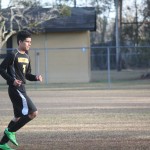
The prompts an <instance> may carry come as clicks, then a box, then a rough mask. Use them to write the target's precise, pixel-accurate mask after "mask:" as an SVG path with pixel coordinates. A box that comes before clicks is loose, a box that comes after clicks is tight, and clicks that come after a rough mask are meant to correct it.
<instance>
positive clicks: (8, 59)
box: [0, 53, 15, 84]
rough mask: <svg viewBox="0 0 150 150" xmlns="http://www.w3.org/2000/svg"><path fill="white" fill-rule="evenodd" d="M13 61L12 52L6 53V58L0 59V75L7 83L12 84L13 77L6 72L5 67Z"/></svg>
mask: <svg viewBox="0 0 150 150" xmlns="http://www.w3.org/2000/svg"><path fill="white" fill-rule="evenodd" d="M12 62H13V55H12V53H8V54H7V56H6V58H5V59H4V60H3V61H2V63H1V64H0V75H1V76H2V77H3V78H4V79H5V80H7V82H8V83H11V84H13V83H14V80H15V79H13V77H11V76H10V75H9V74H8V73H7V71H6V70H7V68H8V67H9V66H10V65H11V64H12Z"/></svg>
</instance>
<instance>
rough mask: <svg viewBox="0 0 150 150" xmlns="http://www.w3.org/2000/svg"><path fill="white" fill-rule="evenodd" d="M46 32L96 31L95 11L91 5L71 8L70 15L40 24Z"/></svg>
mask: <svg viewBox="0 0 150 150" xmlns="http://www.w3.org/2000/svg"><path fill="white" fill-rule="evenodd" d="M40 27H41V28H44V29H45V31H46V32H68V31H86V30H89V31H96V11H95V8H93V7H75V8H71V15H70V16H61V17H58V18H55V19H51V20H48V21H46V22H44V23H42V24H41V25H40Z"/></svg>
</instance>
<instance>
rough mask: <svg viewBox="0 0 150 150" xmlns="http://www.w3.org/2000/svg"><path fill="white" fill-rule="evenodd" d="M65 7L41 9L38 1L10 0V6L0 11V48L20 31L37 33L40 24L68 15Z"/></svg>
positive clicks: (67, 8)
mask: <svg viewBox="0 0 150 150" xmlns="http://www.w3.org/2000/svg"><path fill="white" fill-rule="evenodd" d="M69 12H70V9H69V7H67V6H64V5H63V6H59V7H53V8H47V9H43V8H42V6H41V5H40V2H39V1H36V0H35V1H32V0H28V1H27V0H22V1H20V0H19V1H17V0H12V1H11V3H10V6H9V7H8V8H6V9H2V10H1V11H0V48H2V46H3V45H4V44H5V43H6V41H7V40H8V39H9V38H10V37H11V36H12V35H14V34H16V33H17V32H18V31H20V30H22V29H28V30H32V31H33V32H38V31H39V30H42V28H41V27H40V24H42V23H43V22H45V21H47V20H50V19H53V18H56V17H57V16H59V15H60V14H61V15H69Z"/></svg>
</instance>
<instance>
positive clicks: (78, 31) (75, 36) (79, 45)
mask: <svg viewBox="0 0 150 150" xmlns="http://www.w3.org/2000/svg"><path fill="white" fill-rule="evenodd" d="M78 9H79V10H80V11H81V12H82V13H83V17H81V16H82V15H81V14H82V13H81V12H80V14H78V13H77V12H78ZM72 11H73V12H74V13H75V14H76V15H77V16H76V17H75V18H73V19H74V20H72V17H70V18H69V19H68V21H66V19H65V24H64V25H63V26H62V25H60V24H59V23H58V22H57V23H55V21H54V22H53V23H52V25H51V23H47V24H48V25H47V26H46V27H45V28H46V29H47V30H45V32H43V33H40V34H33V35H32V46H31V49H30V52H29V55H30V57H31V60H32V62H31V65H32V72H33V74H34V73H36V74H42V75H43V77H44V81H45V83H67V82H73V83H74V82H89V81H90V80H91V66H90V31H94V30H95V22H96V18H92V16H93V15H95V11H94V9H93V8H92V9H89V10H86V9H85V8H84V9H83V8H82V9H81V8H76V9H74V10H72ZM87 12H88V13H87ZM74 13H72V14H74ZM87 14H90V15H91V17H90V15H89V16H87ZM79 16H80V18H78V17H79ZM90 18H91V20H90ZM87 19H88V21H89V24H90V26H89V24H88V21H87ZM69 20H70V22H71V21H72V22H71V24H70V22H69ZM60 21H61V23H62V22H63V20H60ZM73 21H74V22H73ZM90 21H93V22H92V23H91V22H90ZM68 22H69V23H68ZM83 22H85V23H84V24H83ZM11 41H12V43H11V44H12V47H13V48H16V47H17V42H16V36H13V37H12V40H11Z"/></svg>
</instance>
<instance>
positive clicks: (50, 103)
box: [0, 89, 150, 150]
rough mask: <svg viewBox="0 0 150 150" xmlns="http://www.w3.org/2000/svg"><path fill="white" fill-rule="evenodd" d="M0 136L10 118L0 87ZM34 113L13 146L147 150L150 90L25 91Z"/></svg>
mask: <svg viewBox="0 0 150 150" xmlns="http://www.w3.org/2000/svg"><path fill="white" fill-rule="evenodd" d="M0 95H1V98H0V101H1V105H0V116H1V117H0V136H2V135H3V130H4V128H5V127H6V126H7V124H8V122H9V120H10V119H11V118H12V114H13V112H12V106H11V102H10V100H9V97H8V95H7V91H4V90H3V91H0ZM28 95H29V96H30V97H31V99H32V100H33V101H34V103H35V104H36V106H37V108H38V111H39V115H38V117H37V118H36V119H34V120H33V121H31V122H30V123H29V124H28V125H26V126H25V127H23V128H22V129H21V130H19V131H18V132H17V140H18V142H19V146H18V147H15V146H14V145H12V144H11V143H9V144H10V146H11V147H13V148H15V149H17V150H150V92H149V90H148V89H147V90H146V89H145V90H142V89H136V90H134V89H133V90H132V89H130V90H128V89H125V90H64V91H63V90H61V91H59V89H58V90H50V91H49V90H42V91H40V90H39V91H34V90H32V91H31V90H30V91H28Z"/></svg>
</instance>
